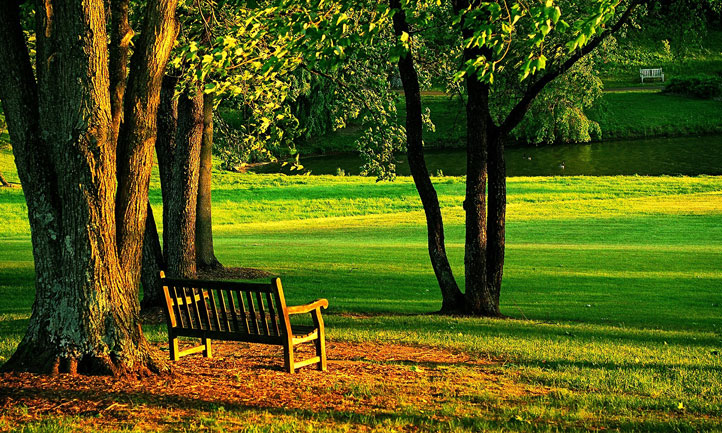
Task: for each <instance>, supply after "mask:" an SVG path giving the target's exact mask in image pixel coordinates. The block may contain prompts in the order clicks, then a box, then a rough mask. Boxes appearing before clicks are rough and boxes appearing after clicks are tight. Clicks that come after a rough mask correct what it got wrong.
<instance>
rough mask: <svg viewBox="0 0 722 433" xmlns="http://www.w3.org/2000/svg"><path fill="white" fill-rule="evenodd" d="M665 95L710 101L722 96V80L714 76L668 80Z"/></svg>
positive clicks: (692, 76) (691, 76)
mask: <svg viewBox="0 0 722 433" xmlns="http://www.w3.org/2000/svg"><path fill="white" fill-rule="evenodd" d="M664 92H665V93H675V94H678V95H686V96H693V97H696V98H703V99H712V98H719V97H720V96H722V78H720V77H719V76H715V75H703V74H699V75H690V76H687V77H676V78H672V79H671V80H669V82H668V83H667V85H666V86H665V87H664Z"/></svg>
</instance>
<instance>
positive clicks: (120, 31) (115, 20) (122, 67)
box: [109, 0, 133, 144]
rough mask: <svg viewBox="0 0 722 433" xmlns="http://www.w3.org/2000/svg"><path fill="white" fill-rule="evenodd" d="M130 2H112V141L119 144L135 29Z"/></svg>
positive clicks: (119, 0)
mask: <svg viewBox="0 0 722 433" xmlns="http://www.w3.org/2000/svg"><path fill="white" fill-rule="evenodd" d="M129 4H130V0H110V40H111V43H110V46H109V53H110V60H109V71H110V109H111V115H112V120H111V125H112V126H111V141H112V143H116V144H117V142H118V133H119V132H120V123H121V122H122V120H123V97H124V96H125V81H126V75H128V56H129V52H130V40H131V39H132V38H133V29H131V28H130V22H129V20H128V6H129Z"/></svg>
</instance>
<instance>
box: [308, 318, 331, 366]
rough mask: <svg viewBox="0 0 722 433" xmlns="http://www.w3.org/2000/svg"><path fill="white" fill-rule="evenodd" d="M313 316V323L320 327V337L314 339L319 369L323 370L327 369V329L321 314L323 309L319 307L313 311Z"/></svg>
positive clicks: (317, 327)
mask: <svg viewBox="0 0 722 433" xmlns="http://www.w3.org/2000/svg"><path fill="white" fill-rule="evenodd" d="M311 317H312V318H313V324H314V326H316V329H318V339H317V340H316V341H314V345H315V346H316V356H318V358H319V361H318V369H319V370H321V371H327V370H328V368H327V366H326V331H325V330H324V324H323V317H322V316H321V310H320V309H319V308H317V309H316V310H315V311H313V312H311Z"/></svg>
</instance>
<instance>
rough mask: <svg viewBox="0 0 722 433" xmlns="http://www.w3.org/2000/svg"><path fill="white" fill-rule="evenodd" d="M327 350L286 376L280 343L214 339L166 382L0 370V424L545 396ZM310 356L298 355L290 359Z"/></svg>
mask: <svg viewBox="0 0 722 433" xmlns="http://www.w3.org/2000/svg"><path fill="white" fill-rule="evenodd" d="M161 347H162V346H161ZM327 347H328V354H329V367H328V369H329V371H328V372H327V373H323V372H319V371H315V370H312V369H310V368H303V369H301V370H300V371H299V372H298V373H296V374H287V373H284V372H282V371H281V366H282V359H283V356H282V349H281V348H279V347H275V346H262V345H257V344H255V345H251V344H246V343H227V342H219V343H217V344H215V347H214V352H215V353H214V355H215V357H214V358H212V359H206V358H202V357H200V356H189V357H185V358H182V359H181V360H180V361H178V362H176V363H175V364H174V369H173V374H172V375H170V376H154V377H144V378H112V377H92V376H91V377H88V376H72V375H58V376H43V375H35V374H27V373H23V374H2V375H0V414H2V415H0V427H2V426H3V425H4V426H17V425H22V424H25V423H28V422H34V421H37V420H41V419H46V418H47V417H54V416H61V417H62V416H73V417H79V420H80V421H78V422H81V424H83V423H88V424H89V425H90V426H91V427H90V428H91V429H92V428H106V427H108V428H110V427H112V428H118V427H119V426H131V425H132V426H133V427H136V428H141V429H165V427H164V425H166V424H168V425H173V424H174V423H178V422H181V421H182V420H185V421H182V422H187V420H188V419H194V417H196V416H197V414H198V413H199V411H200V412H207V411H214V410H216V411H217V410H218V409H219V408H222V410H223V411H224V412H226V411H236V412H237V411H251V412H254V411H258V410H261V411H271V412H278V413H279V414H289V413H290V414H294V413H295V414H301V413H308V412H312V413H314V414H318V413H322V412H323V413H327V414H329V416H337V414H352V415H353V414H363V415H371V416H375V415H379V414H382V415H383V414H393V413H398V412H404V411H408V409H409V408H412V409H413V411H421V412H422V413H423V412H432V413H433V412H436V413H440V409H441V408H442V406H443V405H445V404H447V403H450V402H455V403H456V404H458V403H463V404H472V405H473V403H474V396H475V395H477V394H478V393H479V391H480V390H482V391H483V393H484V395H485V396H486V397H485V398H487V399H488V398H489V396H492V397H494V398H497V397H498V398H500V399H508V398H512V399H514V398H523V397H527V396H532V395H540V394H545V393H546V392H547V391H546V390H545V389H540V388H534V387H531V386H529V385H524V384H520V383H516V382H514V381H513V380H512V379H511V378H509V377H506V376H504V375H501V374H497V373H495V372H493V371H492V369H491V368H490V367H491V365H492V364H491V363H490V362H489V361H485V360H481V359H478V358H476V357H474V356H472V355H470V354H467V353H463V352H454V351H449V350H444V349H439V348H433V347H421V346H411V345H401V344H382V343H372V342H368V343H345V342H333V341H331V342H328V346H327ZM310 354H311V353H310V349H309V350H308V351H304V350H303V349H302V350H301V351H300V353H299V355H300V356H299V357H300V358H301V359H302V358H304V357H306V356H310ZM254 413H255V412H254ZM334 414H336V415H334ZM257 415H258V414H257V413H256V414H255V415H254V416H257ZM244 416H245V415H244ZM249 416H250V415H249ZM344 416H349V415H344ZM141 420H142V422H141ZM139 423H141V424H139ZM176 427H177V426H176ZM0 429H1V428H0Z"/></svg>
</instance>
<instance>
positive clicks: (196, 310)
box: [188, 286, 203, 329]
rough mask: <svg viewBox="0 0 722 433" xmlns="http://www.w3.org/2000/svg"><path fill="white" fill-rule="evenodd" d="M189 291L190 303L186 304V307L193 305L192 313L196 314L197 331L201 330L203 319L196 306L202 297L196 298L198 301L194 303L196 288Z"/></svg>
mask: <svg viewBox="0 0 722 433" xmlns="http://www.w3.org/2000/svg"><path fill="white" fill-rule="evenodd" d="M190 290H191V301H190V302H189V303H188V307H190V306H191V305H193V311H194V312H195V313H196V314H195V317H196V319H198V321H197V322H196V323H197V324H198V329H203V319H202V318H201V312H200V308H198V304H199V303H200V302H201V301H202V299H201V298H202V296H198V300H197V301H196V291H198V288H197V287H193V286H191V287H190Z"/></svg>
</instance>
